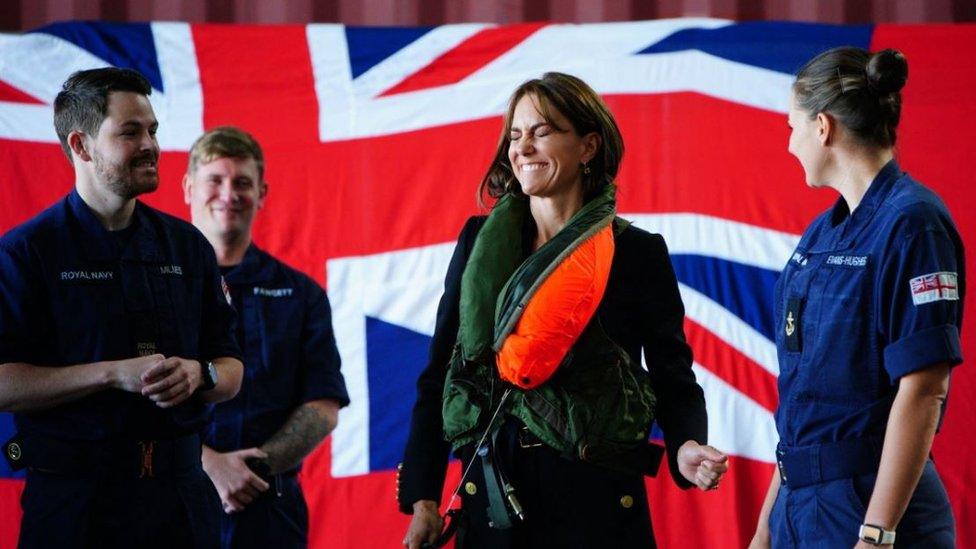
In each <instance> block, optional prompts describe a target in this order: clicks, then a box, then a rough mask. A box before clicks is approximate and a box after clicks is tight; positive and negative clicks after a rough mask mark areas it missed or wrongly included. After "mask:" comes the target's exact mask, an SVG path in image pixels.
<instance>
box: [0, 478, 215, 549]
mask: <svg viewBox="0 0 976 549" xmlns="http://www.w3.org/2000/svg"><path fill="white" fill-rule="evenodd" d="M21 507H22V508H23V510H24V516H23V519H22V521H21V525H20V540H19V542H18V547H19V548H20V549H49V548H51V547H65V548H67V547H86V548H100V549H101V548H105V549H113V548H131V547H139V548H156V547H158V548H160V549H162V548H165V549H174V548H175V547H187V548H196V549H205V548H206V549H212V548H216V547H217V544H218V542H219V534H220V531H219V515H218V511H217V509H219V508H220V498H219V496H218V495H217V491H216V490H215V489H214V487H213V484H212V483H211V482H210V479H209V478H208V477H207V475H206V474H205V473H204V472H203V469H201V468H200V467H199V465H198V466H197V467H195V468H192V469H190V470H187V471H183V472H181V473H179V474H172V475H166V476H161V477H153V478H134V477H131V476H111V475H105V474H103V475H91V476H75V475H64V474H55V473H46V472H41V471H37V470H33V469H32V470H28V472H27V485H26V487H25V488H24V492H23V494H22V496H21Z"/></svg>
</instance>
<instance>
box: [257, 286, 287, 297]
mask: <svg viewBox="0 0 976 549" xmlns="http://www.w3.org/2000/svg"><path fill="white" fill-rule="evenodd" d="M292 292H294V290H293V289H292V288H258V287H257V286H255V287H254V295H260V296H264V297H288V296H290V295H291V294H292Z"/></svg>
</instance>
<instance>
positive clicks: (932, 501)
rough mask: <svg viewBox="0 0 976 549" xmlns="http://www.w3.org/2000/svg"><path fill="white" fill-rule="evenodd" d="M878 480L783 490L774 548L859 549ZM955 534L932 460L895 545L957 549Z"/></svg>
mask: <svg viewBox="0 0 976 549" xmlns="http://www.w3.org/2000/svg"><path fill="white" fill-rule="evenodd" d="M876 478H877V474H870V475H861V476H858V477H854V478H846V479H840V480H833V481H830V482H824V483H821V484H814V485H812V486H804V487H802V488H798V489H790V488H789V487H786V486H782V487H780V489H779V495H778V496H777V497H776V503H775V504H774V505H773V510H772V513H771V514H770V517H769V529H770V535H771V537H772V542H773V547H774V548H779V547H824V548H828V547H829V548H834V547H853V546H854V545H855V544H856V543H857V540H858V538H857V533H858V529H859V528H860V526H861V523H862V522H863V521H864V513H865V512H866V510H867V504H868V502H869V501H870V498H871V492H872V491H873V490H874V482H875V479H876ZM955 531H956V525H955V521H954V520H953V517H952V508H951V507H950V506H949V498H948V496H947V495H946V491H945V487H944V486H943V485H942V480H941V479H939V474H938V473H937V472H936V471H935V465H934V464H933V463H932V461H931V460H929V461H927V462H926V463H925V469H924V470H923V471H922V478H921V479H919V481H918V487H916V488H915V493H914V494H912V499H911V501H910V502H909V504H908V509H907V510H906V511H905V516H904V517H903V518H902V520H901V522H900V523H899V524H898V528H897V530H896V531H895V532H896V538H895V546H896V547H899V548H902V547H919V548H926V549H942V548H947V549H951V548H953V547H955V546H956V533H955Z"/></svg>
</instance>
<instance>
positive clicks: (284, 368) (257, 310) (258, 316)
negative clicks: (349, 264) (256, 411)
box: [242, 295, 304, 400]
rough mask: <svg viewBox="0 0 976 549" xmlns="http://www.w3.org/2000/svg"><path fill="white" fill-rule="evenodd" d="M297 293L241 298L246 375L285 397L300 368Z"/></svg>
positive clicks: (268, 391) (300, 321)
mask: <svg viewBox="0 0 976 549" xmlns="http://www.w3.org/2000/svg"><path fill="white" fill-rule="evenodd" d="M300 305H301V300H300V299H299V297H298V296H296V295H283V296H274V297H269V296H261V295H248V296H245V298H244V306H243V314H242V316H243V322H244V341H243V347H244V355H245V365H244V369H245V373H246V376H247V377H248V379H250V380H252V382H253V383H256V384H258V385H260V386H261V388H262V389H263V390H264V391H265V392H267V393H268V394H273V395H275V396H276V398H278V399H282V400H284V397H285V396H286V395H290V391H292V390H293V388H294V387H295V385H296V384H295V375H296V372H297V371H298V370H299V369H300V368H301V366H302V365H301V359H302V355H301V341H302V340H301V329H302V322H303V318H302V317H303V314H304V311H303V310H302V308H301V306H300Z"/></svg>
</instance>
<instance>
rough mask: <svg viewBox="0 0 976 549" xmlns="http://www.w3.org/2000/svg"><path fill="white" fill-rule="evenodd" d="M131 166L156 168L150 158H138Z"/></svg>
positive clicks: (154, 162)
mask: <svg viewBox="0 0 976 549" xmlns="http://www.w3.org/2000/svg"><path fill="white" fill-rule="evenodd" d="M132 167H133V168H143V169H150V170H155V169H156V161H155V160H152V159H146V160H139V161H137V162H135V163H134V164H133V165H132Z"/></svg>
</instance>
